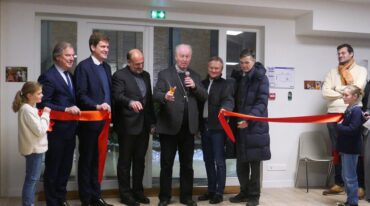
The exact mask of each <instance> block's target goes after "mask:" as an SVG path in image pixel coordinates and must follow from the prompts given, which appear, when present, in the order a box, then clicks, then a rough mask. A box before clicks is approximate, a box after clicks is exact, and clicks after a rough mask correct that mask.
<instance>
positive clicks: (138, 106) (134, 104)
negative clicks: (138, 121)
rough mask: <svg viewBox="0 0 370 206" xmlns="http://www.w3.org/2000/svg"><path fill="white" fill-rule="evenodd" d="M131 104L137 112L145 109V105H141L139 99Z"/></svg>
mask: <svg viewBox="0 0 370 206" xmlns="http://www.w3.org/2000/svg"><path fill="white" fill-rule="evenodd" d="M129 106H130V108H131V109H132V110H134V112H136V113H139V112H140V111H141V110H143V105H141V103H140V102H139V101H131V102H130V105H129Z"/></svg>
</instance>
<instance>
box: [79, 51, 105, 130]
mask: <svg viewBox="0 0 370 206" xmlns="http://www.w3.org/2000/svg"><path fill="white" fill-rule="evenodd" d="M103 67H104V70H105V73H106V75H107V79H108V83H109V87H110V88H111V84H112V83H111V81H112V80H111V77H112V73H111V69H110V66H109V64H107V63H106V62H103ZM75 85H76V99H77V105H78V107H79V108H80V109H81V110H82V111H83V110H96V105H98V104H102V103H104V98H105V93H104V89H103V83H102V82H101V80H100V77H99V76H98V75H97V73H96V65H95V64H94V61H93V60H92V58H91V57H89V58H87V59H85V60H83V61H81V62H80V63H79V64H78V65H77V67H76V70H75ZM109 95H111V94H109ZM80 126H83V127H85V126H86V127H87V128H84V129H94V130H97V131H100V130H101V129H102V127H103V123H102V122H80ZM82 130H83V129H82Z"/></svg>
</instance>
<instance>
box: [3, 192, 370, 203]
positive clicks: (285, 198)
mask: <svg viewBox="0 0 370 206" xmlns="http://www.w3.org/2000/svg"><path fill="white" fill-rule="evenodd" d="M322 191H323V190H322V189H310V191H309V193H306V190H305V189H297V188H265V189H263V190H262V196H261V199H260V205H261V206H326V205H328V206H329V205H331V206H335V205H336V203H337V202H341V201H344V200H345V198H346V196H345V195H344V194H343V195H332V196H323V195H322ZM231 196H233V195H230V194H229V195H225V196H224V200H225V201H224V202H222V203H221V204H218V205H223V206H225V205H232V206H242V205H245V203H243V204H233V203H230V202H229V201H228V198H229V197H231ZM195 198H196V197H194V199H195ZM150 200H151V203H150V205H154V206H155V205H157V204H158V198H157V197H151V198H150ZM106 201H107V202H109V203H111V204H114V205H116V206H118V205H123V204H121V203H120V202H119V199H118V198H109V199H106ZM20 203H21V201H20V198H0V206H18V205H21V204H20ZM69 203H70V204H71V205H72V206H79V205H80V202H79V201H78V200H73V201H69ZM45 205H46V204H45V202H38V203H37V204H36V206H45ZM180 205H182V204H180V203H179V200H178V197H174V198H173V199H172V204H171V206H180ZM198 205H199V206H205V205H209V204H208V202H198ZM359 205H361V206H370V203H368V202H367V201H365V200H361V201H360V202H359Z"/></svg>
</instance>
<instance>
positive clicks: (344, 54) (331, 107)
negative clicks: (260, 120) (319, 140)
mask: <svg viewBox="0 0 370 206" xmlns="http://www.w3.org/2000/svg"><path fill="white" fill-rule="evenodd" d="M337 54H338V62H339V65H338V67H336V68H333V69H331V70H330V71H329V73H328V74H327V75H326V78H325V81H324V85H323V88H322V95H323V97H324V98H325V99H326V100H327V107H328V113H331V114H335V113H340V114H342V113H344V111H345V110H346V108H347V105H346V104H345V103H344V101H343V98H342V97H343V89H344V88H345V87H346V86H347V85H356V86H358V87H359V88H361V89H362V90H363V89H364V88H365V84H366V79H367V70H366V69H365V68H364V67H362V66H360V65H358V64H356V62H355V60H354V58H353V57H354V51H353V48H352V46H351V45H349V44H341V45H339V46H338V47H337ZM336 124H337V123H328V124H327V127H328V130H329V136H330V140H331V143H332V155H333V163H334V168H335V170H334V174H335V178H334V180H335V184H334V186H332V187H331V188H330V189H329V190H326V191H324V192H323V195H327V194H339V193H342V192H343V191H344V189H343V179H342V176H341V173H342V172H341V163H340V159H339V154H338V152H337V150H336V148H337V147H336V146H337V145H336V144H337V141H336V139H337V132H336ZM359 165H360V161H359ZM362 166H363V165H362ZM362 170H363V169H362ZM361 176H363V174H362V175H361V174H358V177H359V180H361ZM359 182H361V181H359ZM362 183H363V181H362ZM361 186H363V184H359V188H360V189H359V196H363V189H362V188H361ZM360 193H362V194H360Z"/></svg>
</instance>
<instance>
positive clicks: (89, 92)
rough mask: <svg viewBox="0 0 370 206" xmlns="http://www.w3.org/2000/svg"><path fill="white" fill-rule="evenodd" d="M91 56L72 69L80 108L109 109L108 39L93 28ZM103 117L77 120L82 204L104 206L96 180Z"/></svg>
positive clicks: (109, 71)
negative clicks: (99, 119)
mask: <svg viewBox="0 0 370 206" xmlns="http://www.w3.org/2000/svg"><path fill="white" fill-rule="evenodd" d="M89 47H90V51H91V56H90V57H89V58H87V59H85V60H83V61H81V62H80V63H79V64H78V65H77V67H76V71H75V80H76V81H75V82H76V83H75V84H76V93H77V94H76V97H77V102H78V106H79V107H80V108H81V110H105V111H108V112H110V111H111V106H110V105H111V76H112V74H111V69H110V66H109V65H108V64H107V63H106V62H105V60H106V59H107V58H108V52H109V39H108V37H107V36H105V35H104V34H102V33H99V32H94V33H93V34H91V36H90V39H89ZM104 123H105V121H95V122H89V121H87V122H80V124H79V127H78V132H77V134H78V138H79V153H80V158H79V160H78V191H79V195H80V200H81V202H82V205H93V206H101V205H102V206H107V205H110V204H107V203H106V202H105V201H104V200H103V199H102V198H101V190H100V183H99V182H98V162H99V161H98V155H99V154H98V137H99V134H100V132H101V131H102V129H103V126H104Z"/></svg>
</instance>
